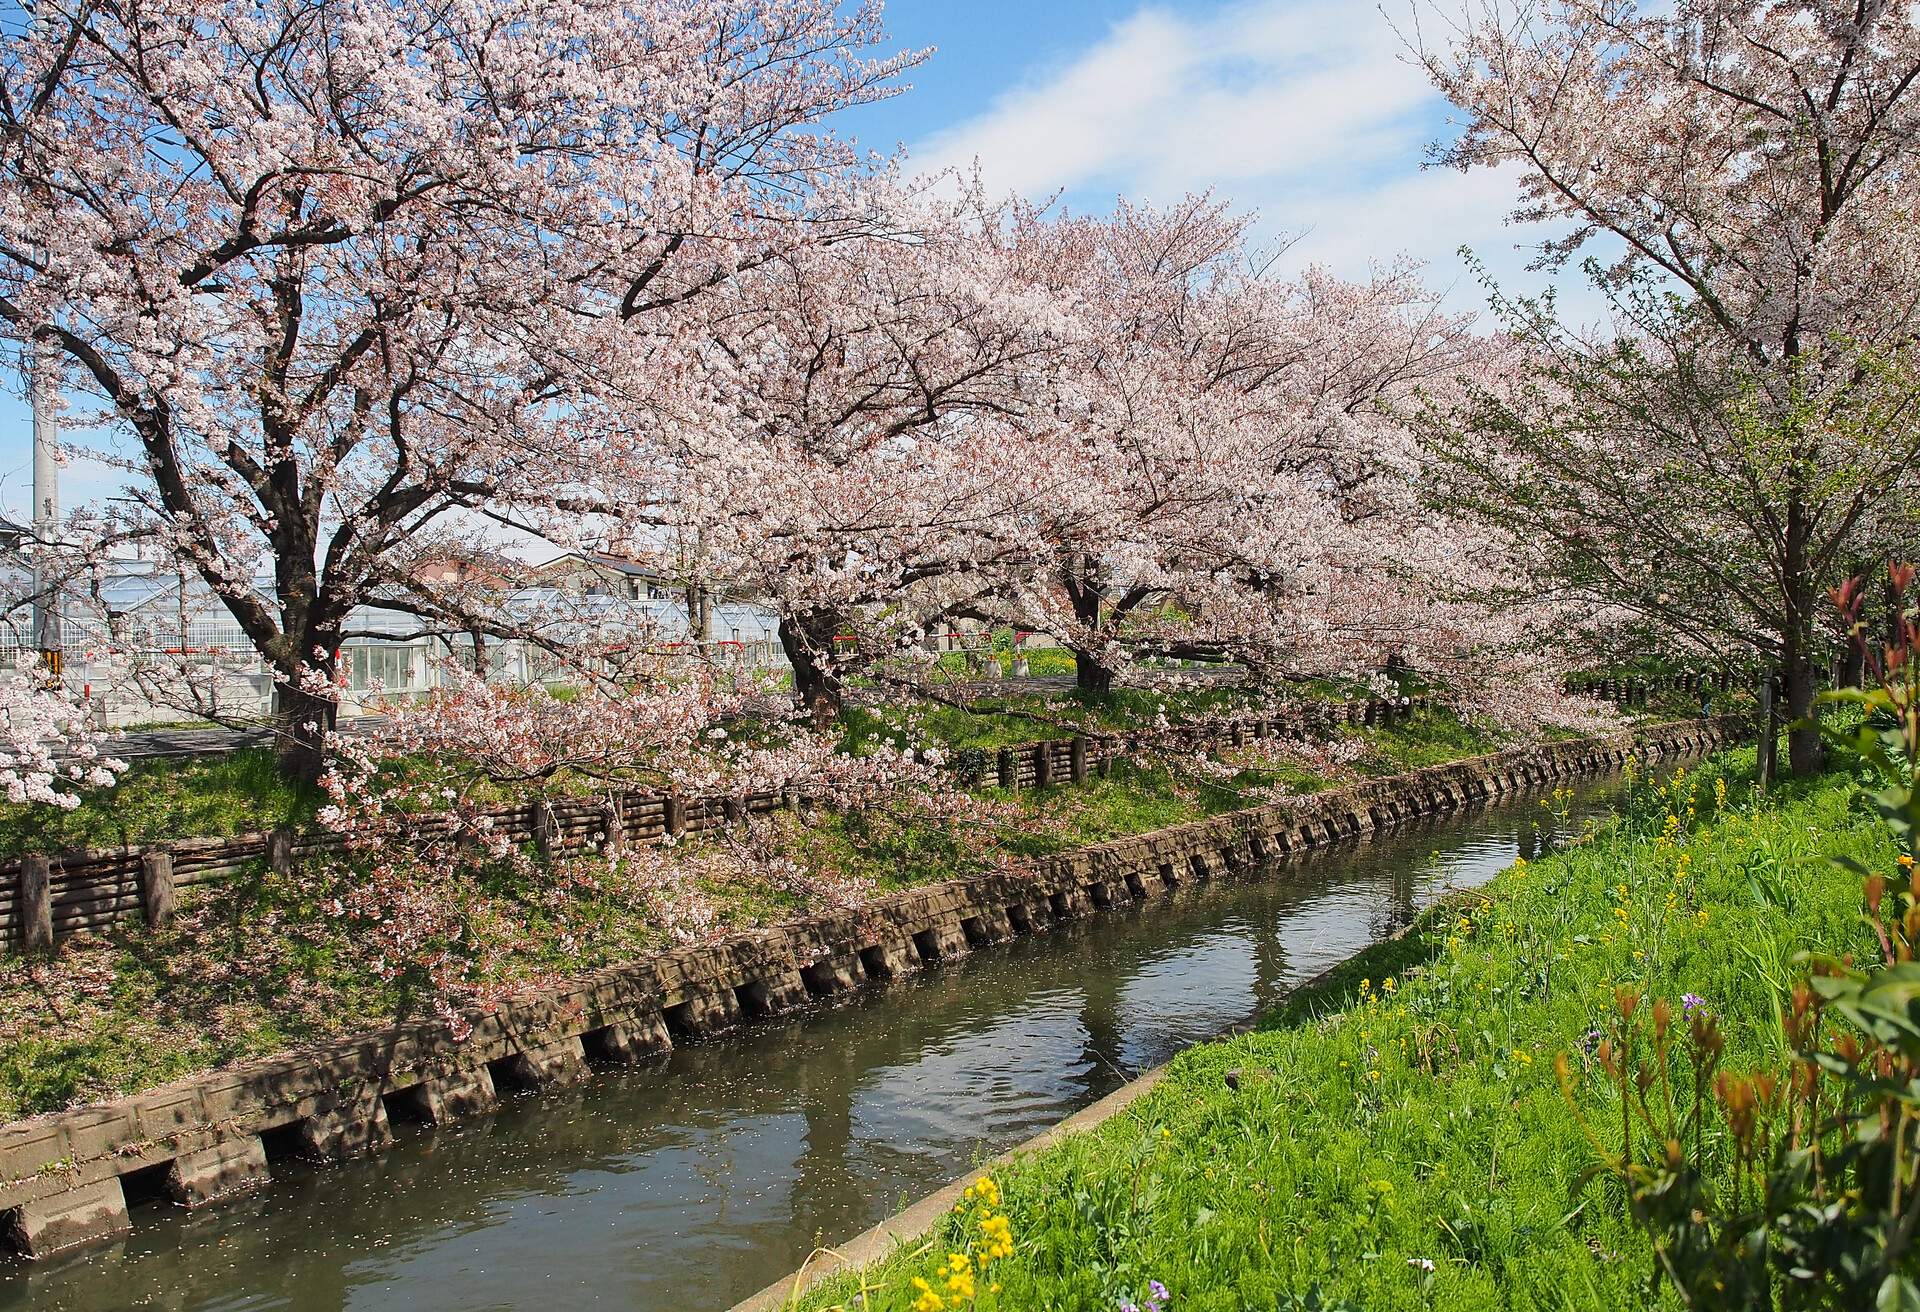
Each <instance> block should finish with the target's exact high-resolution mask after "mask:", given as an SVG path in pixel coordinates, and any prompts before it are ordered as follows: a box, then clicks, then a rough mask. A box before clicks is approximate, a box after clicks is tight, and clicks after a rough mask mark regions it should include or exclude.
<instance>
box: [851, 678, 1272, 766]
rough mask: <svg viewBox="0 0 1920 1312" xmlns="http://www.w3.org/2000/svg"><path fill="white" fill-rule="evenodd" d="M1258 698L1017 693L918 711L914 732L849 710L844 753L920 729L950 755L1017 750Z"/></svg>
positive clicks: (891, 716)
mask: <svg viewBox="0 0 1920 1312" xmlns="http://www.w3.org/2000/svg"><path fill="white" fill-rule="evenodd" d="M1254 700H1255V699H1254V698H1253V697H1251V696H1250V695H1249V694H1248V693H1246V692H1243V691H1241V690H1239V689H1234V688H1202V689H1183V690H1180V691H1177V692H1172V691H1170V692H1152V691H1148V690H1146V689H1141V688H1120V689H1116V690H1115V691H1114V692H1113V693H1111V694H1110V695H1108V696H1106V697H1091V696H1087V695H1085V694H1082V693H1080V692H1078V691H1068V692H1059V693H1011V694H1005V695H993V696H987V697H981V698H978V699H976V700H974V701H971V702H969V703H967V704H966V705H965V706H964V707H961V706H943V705H938V704H928V705H927V706H925V707H921V708H916V710H917V714H915V715H914V716H912V717H911V724H909V723H906V722H903V719H902V717H901V716H900V715H899V713H898V712H891V711H888V712H882V711H876V710H870V709H866V708H862V707H849V708H848V709H847V710H846V711H845V712H844V714H843V715H842V718H841V723H842V734H843V739H842V741H843V745H844V746H846V747H847V748H848V749H849V750H852V751H858V750H859V749H860V748H861V747H862V746H864V745H866V744H867V743H870V742H874V741H876V740H880V739H885V738H889V737H893V738H900V737H902V736H903V735H906V736H911V734H912V732H913V730H914V729H916V728H917V730H918V733H919V734H920V735H921V736H923V737H924V738H925V739H926V740H927V741H929V742H933V743H937V744H939V745H941V746H943V747H945V748H947V749H949V750H966V749H969V748H971V749H976V750H991V749H993V748H997V747H1015V746H1019V745H1021V744H1024V743H1033V742H1040V741H1043V740H1045V739H1052V738H1067V737H1071V736H1072V735H1074V734H1076V733H1088V734H1091V733H1114V732H1119V731H1123V730H1126V729H1136V728H1140V727H1141V726H1143V725H1149V724H1152V723H1153V722H1154V718H1155V717H1156V716H1157V715H1160V714H1164V715H1165V716H1166V717H1167V719H1168V720H1170V721H1174V722H1176V723H1177V722H1179V721H1181V720H1191V719H1197V718H1199V717H1201V716H1205V715H1227V714H1232V713H1234V712H1236V711H1243V710H1246V709H1248V708H1249V707H1251V706H1252V705H1253V703H1254Z"/></svg>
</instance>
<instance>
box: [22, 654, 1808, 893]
mask: <svg viewBox="0 0 1920 1312" xmlns="http://www.w3.org/2000/svg"><path fill="white" fill-rule="evenodd" d="M1779 749H1780V725H1779V723H1778V721H1777V720H1776V718H1775V716H1774V711H1773V674H1772V672H1771V671H1768V672H1765V673H1763V674H1762V675H1761V676H1760V760H1759V767H1760V771H1759V773H1760V791H1761V792H1763V793H1764V792H1766V791H1767V786H1768V785H1769V784H1771V783H1772V782H1773V768H1774V756H1775V754H1776V753H1777V752H1778V751H1779ZM22 873H23V874H24V873H25V872H24V869H23V871H22Z"/></svg>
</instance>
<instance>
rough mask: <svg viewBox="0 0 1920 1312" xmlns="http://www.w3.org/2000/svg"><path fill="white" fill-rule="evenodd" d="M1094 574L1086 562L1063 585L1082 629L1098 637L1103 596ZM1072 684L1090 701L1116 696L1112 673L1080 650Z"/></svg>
mask: <svg viewBox="0 0 1920 1312" xmlns="http://www.w3.org/2000/svg"><path fill="white" fill-rule="evenodd" d="M1093 571H1094V562H1093V561H1092V560H1091V559H1088V560H1083V561H1082V562H1081V563H1080V569H1079V572H1078V573H1077V574H1071V573H1070V574H1068V575H1067V576H1066V577H1065V578H1064V579H1063V580H1062V582H1063V583H1064V584H1065V585H1066V591H1067V599H1068V600H1069V601H1071V602H1072V603H1073V618H1074V619H1075V620H1076V621H1077V622H1078V623H1079V625H1080V627H1081V628H1083V629H1085V630H1086V631H1087V632H1089V633H1092V634H1095V635H1098V634H1099V632H1100V602H1101V596H1100V588H1099V586H1098V585H1097V584H1096V583H1094V582H1093V581H1092V579H1093ZM1073 682H1074V686H1075V687H1076V688H1078V689H1079V690H1080V691H1081V692H1082V693H1085V694H1086V695H1087V696H1090V697H1107V696H1110V695H1112V693H1113V671H1112V670H1110V669H1108V668H1107V667H1106V666H1105V665H1104V664H1102V663H1101V661H1100V660H1099V658H1098V657H1096V656H1095V655H1094V654H1093V653H1092V652H1090V651H1087V650H1085V649H1084V648H1081V647H1075V648H1074V649H1073Z"/></svg>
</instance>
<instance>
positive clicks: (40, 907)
mask: <svg viewBox="0 0 1920 1312" xmlns="http://www.w3.org/2000/svg"><path fill="white" fill-rule="evenodd" d="M18 914H19V917H20V941H21V942H22V943H23V944H24V945H25V946H26V947H27V948H28V949H29V950H32V949H34V948H51V947H52V946H53V862H51V861H49V860H48V859H47V858H46V857H44V856H40V855H38V854H35V855H30V856H23V857H21V858H20V901H19V904H18Z"/></svg>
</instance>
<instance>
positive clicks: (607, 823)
mask: <svg viewBox="0 0 1920 1312" xmlns="http://www.w3.org/2000/svg"><path fill="white" fill-rule="evenodd" d="M1424 705H1425V701H1424V699H1420V700H1418V701H1416V700H1412V699H1406V698H1402V699H1399V700H1395V701H1388V700H1378V699H1376V700H1372V701H1364V702H1362V701H1349V702H1308V703H1302V704H1299V705H1296V706H1291V707H1287V708H1285V709H1283V710H1280V711H1274V712H1269V713H1264V714H1261V715H1254V716H1240V717H1232V718H1218V719H1208V720H1200V721H1194V722H1191V723H1184V724H1176V725H1169V726H1166V727H1164V728H1152V729H1142V730H1130V731H1126V732H1120V733H1108V734H1098V733H1096V734H1085V735H1076V736H1074V737H1071V738H1057V739H1050V740H1047V741H1042V742H1034V743H1026V744H1022V745H1020V746H1017V747H1002V748H999V749H997V750H992V751H985V752H983V751H977V750H975V751H962V752H958V753H956V754H955V758H954V761H953V763H952V765H953V769H954V771H955V773H956V774H957V775H958V776H959V777H960V778H961V779H962V780H964V781H965V782H968V783H975V784H983V783H993V784H997V785H998V786H1000V787H1002V788H1009V789H1012V788H1036V787H1039V788H1044V787H1048V786H1050V785H1054V784H1078V783H1084V782H1086V780H1087V779H1088V778H1089V777H1090V776H1094V775H1099V776H1102V777H1104V776H1106V775H1108V774H1109V773H1110V771H1111V769H1112V766H1113V763H1114V762H1115V761H1118V760H1122V759H1125V758H1128V757H1130V756H1133V755H1135V754H1139V753H1145V752H1155V753H1166V754H1171V755H1178V754H1183V753H1184V754H1192V753H1196V752H1205V753H1208V754H1217V753H1218V752H1220V751H1221V750H1223V749H1225V748H1228V747H1240V746H1244V745H1247V744H1250V743H1253V742H1257V741H1260V740H1262V739H1275V738H1298V737H1301V736H1304V735H1306V734H1308V733H1310V732H1313V731H1316V730H1319V731H1323V732H1324V731H1326V730H1329V729H1332V728H1334V727H1337V726H1340V725H1363V724H1364V725H1384V724H1392V723H1396V722H1399V721H1401V720H1403V719H1405V718H1406V717H1408V716H1410V715H1412V714H1413V713H1414V711H1415V710H1417V709H1420V708H1421V707H1423V706H1424ZM805 800H807V793H806V790H805V789H804V788H799V787H789V788H787V789H785V790H783V791H781V792H778V793H774V792H759V793H747V794H743V795H735V796H721V795H701V796H682V795H677V794H663V793H653V792H637V791H632V792H621V793H616V794H612V795H609V796H604V797H595V798H580V799H540V800H536V801H531V802H526V803H521V804H518V805H513V806H503V807H499V808H496V809H493V810H491V811H489V812H487V818H488V820H489V821H490V822H491V825H492V829H493V831H494V832H495V833H497V834H501V835H503V836H504V837H505V838H506V840H507V841H509V842H511V843H513V844H516V845H531V846H533V847H534V848H535V849H536V850H537V851H538V852H540V853H541V855H543V856H545V857H548V858H551V857H553V856H556V855H559V854H562V853H571V852H584V851H589V850H595V849H604V848H605V847H607V846H608V845H609V844H619V843H654V842H659V841H660V840H661V839H663V838H668V837H674V838H678V837H680V836H682V835H685V834H697V833H701V832H704V831H708V830H714V829H722V828H725V827H727V826H730V825H737V824H739V823H741V822H742V821H744V820H745V819H747V818H748V817H750V816H756V815H766V814H768V813H770V812H773V811H778V810H781V809H784V808H788V807H792V806H795V805H797V804H799V803H800V802H802V801H805ZM452 825H453V822H452V821H451V820H448V819H445V818H436V817H423V818H422V819H421V820H420V821H419V822H418V823H417V826H416V828H415V831H414V832H415V833H416V834H417V835H419V836H420V837H423V838H433V837H436V836H442V835H445V834H447V833H449V832H451V830H452ZM346 847H347V840H346V839H345V837H344V836H343V835H340V834H337V833H334V832H332V831H328V830H305V831H294V830H284V829H282V830H275V831H272V832H270V833H250V834H236V835H233V836H231V837H217V838H178V839H172V840H169V841H166V842H159V843H152V844H147V845H144V846H133V845H129V846H125V847H114V848H94V849H86V850H77V851H67V852H54V853H27V854H24V855H21V856H17V857H14V858H12V859H10V860H8V861H6V862H4V863H0V944H9V945H11V944H24V945H25V946H27V947H30V948H37V947H49V946H51V945H52V944H53V942H54V941H55V940H56V939H58V938H62V937H65V936H66V935H69V934H75V933H80V932H82V931H86V930H95V929H104V928H106V927H108V926H111V925H115V924H118V923H121V922H123V921H134V920H141V919H144V920H145V921H146V923H147V924H149V925H152V926H156V927H159V926H165V925H167V924H169V923H170V922H171V920H172V917H173V908H174V900H175V894H176V893H177V891H178V890H179V889H181V888H184V887H188V886H190V885H194V884H205V883H211V882H213V881H216V880H219V879H224V878H227V877H229V876H231V875H234V874H237V873H239V872H241V871H243V870H246V869H248V868H250V867H252V866H254V865H255V864H256V863H262V862H264V863H265V864H266V865H267V866H268V867H270V868H272V869H273V870H276V871H279V872H282V873H285V872H288V871H291V870H292V869H293V868H294V866H295V865H296V864H298V863H299V862H300V861H302V860H304V859H306V858H309V857H315V856H323V855H330V854H334V853H339V852H342V851H344V850H346Z"/></svg>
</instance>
